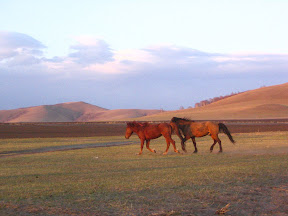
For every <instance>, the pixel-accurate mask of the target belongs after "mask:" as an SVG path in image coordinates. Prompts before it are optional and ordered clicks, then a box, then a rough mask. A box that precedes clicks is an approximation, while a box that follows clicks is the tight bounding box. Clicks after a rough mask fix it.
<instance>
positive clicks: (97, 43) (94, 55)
mask: <svg viewBox="0 0 288 216" xmlns="http://www.w3.org/2000/svg"><path fill="white" fill-rule="evenodd" d="M85 39H86V40H83V39H82V40H80V41H79V42H78V44H76V45H73V46H71V49H72V50H74V52H73V53H71V54H70V55H69V57H71V58H72V59H73V61H75V62H77V63H79V64H81V65H84V66H85V65H91V64H104V63H106V62H112V61H114V59H113V55H114V54H113V52H112V50H111V49H110V47H109V45H108V44H107V43H106V42H105V41H104V40H100V39H96V38H95V39H94V38H89V40H87V38H85Z"/></svg>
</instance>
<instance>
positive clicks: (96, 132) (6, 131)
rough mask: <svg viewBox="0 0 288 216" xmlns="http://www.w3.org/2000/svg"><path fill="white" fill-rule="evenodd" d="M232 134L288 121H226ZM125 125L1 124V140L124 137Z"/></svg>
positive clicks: (281, 126)
mask: <svg viewBox="0 0 288 216" xmlns="http://www.w3.org/2000/svg"><path fill="white" fill-rule="evenodd" d="M217 122H220V121H217ZM224 124H226V125H227V127H228V129H229V130H230V132H231V133H253V132H272V131H288V120H285V121H284V120H282V121H280V120H279V121H276V120H275V121H267V120H257V121H241V122H236V121H224ZM125 130H126V124H125V123H97V122H87V123H85V122H74V123H65V122H63V123H0V139H6V138H38V137H39V138H52V137H96V136H123V137H124V135H125Z"/></svg>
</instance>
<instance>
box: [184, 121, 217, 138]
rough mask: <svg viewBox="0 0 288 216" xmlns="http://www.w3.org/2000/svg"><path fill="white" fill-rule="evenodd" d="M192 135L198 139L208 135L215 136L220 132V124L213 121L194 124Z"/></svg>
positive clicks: (192, 124) (192, 125)
mask: <svg viewBox="0 0 288 216" xmlns="http://www.w3.org/2000/svg"><path fill="white" fill-rule="evenodd" d="M190 128H191V133H192V134H191V135H192V136H196V137H202V136H206V135H208V134H214V133H218V132H219V126H218V124H215V123H214V122H211V121H206V122H192V123H191V125H190Z"/></svg>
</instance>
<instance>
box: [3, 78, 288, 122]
mask: <svg viewBox="0 0 288 216" xmlns="http://www.w3.org/2000/svg"><path fill="white" fill-rule="evenodd" d="M173 116H178V117H186V118H191V119H194V120H225V119H227V120H229V119H277V118H285V119H287V118H288V83H285V84H281V85H275V86H269V87H262V88H259V89H255V90H251V91H246V92H243V93H240V94H237V95H234V96H231V97H228V98H225V99H222V100H219V101H217V102H214V103H211V104H209V105H207V106H204V107H198V108H190V109H184V110H177V111H170V112H168V111H166V112H163V111H161V110H144V109H116V110H108V109H105V108H102V107H99V106H95V105H91V104H88V103H84V102H71V103H61V104H56V105H43V106H36V107H28V108H21V109H14V110H0V122H88V121H111V120H138V121H167V120H170V119H171V118H172V117H173Z"/></svg>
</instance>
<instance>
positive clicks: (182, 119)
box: [171, 117, 194, 123]
mask: <svg viewBox="0 0 288 216" xmlns="http://www.w3.org/2000/svg"><path fill="white" fill-rule="evenodd" d="M179 121H186V122H194V121H193V120H191V119H188V118H178V117H173V118H172V119H171V122H174V123H177V122H179Z"/></svg>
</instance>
